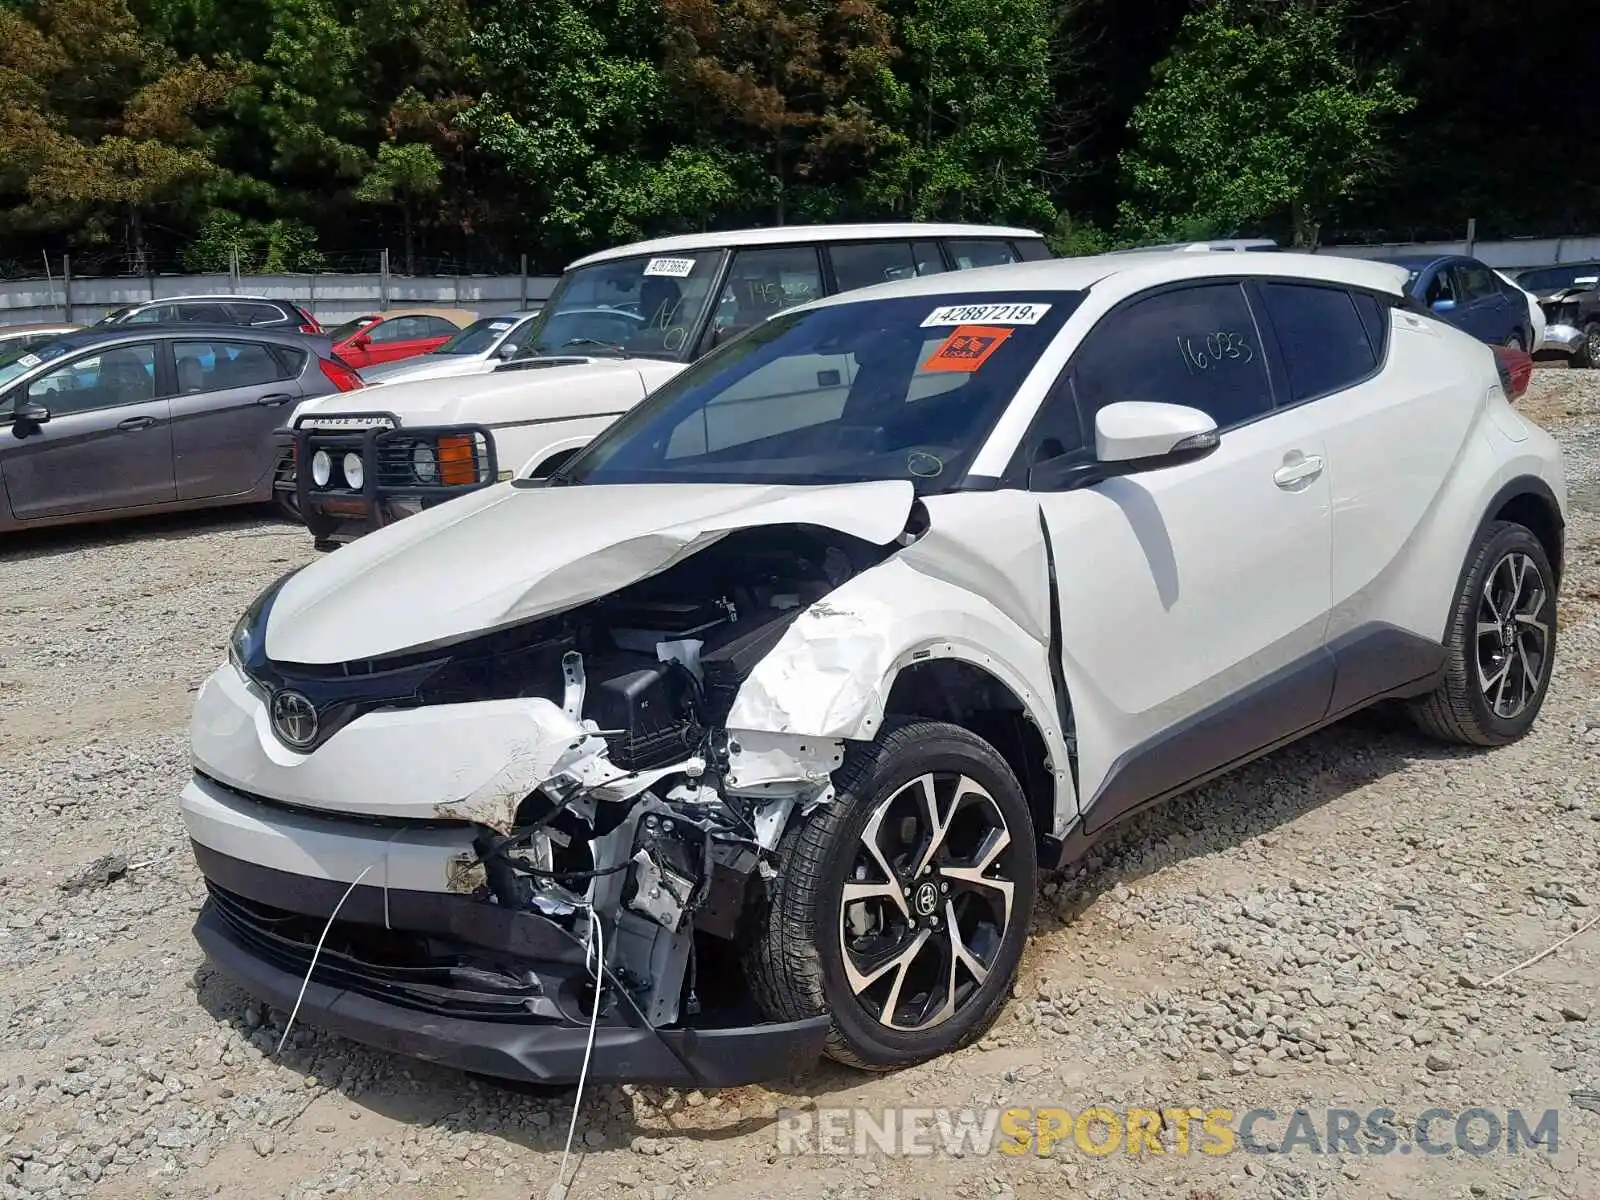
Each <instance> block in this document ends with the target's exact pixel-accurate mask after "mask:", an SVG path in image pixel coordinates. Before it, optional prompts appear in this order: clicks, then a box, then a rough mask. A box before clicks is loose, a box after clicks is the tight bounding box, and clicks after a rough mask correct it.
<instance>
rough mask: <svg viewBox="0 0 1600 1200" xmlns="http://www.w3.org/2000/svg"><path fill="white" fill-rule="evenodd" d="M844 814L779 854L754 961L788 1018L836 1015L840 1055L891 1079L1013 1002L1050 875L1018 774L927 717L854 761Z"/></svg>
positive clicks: (791, 836) (818, 813)
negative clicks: (1041, 864)
mask: <svg viewBox="0 0 1600 1200" xmlns="http://www.w3.org/2000/svg"><path fill="white" fill-rule="evenodd" d="M835 782H836V787H837V792H836V795H835V798H834V800H833V801H832V803H830V804H827V805H823V806H821V807H819V808H818V809H817V810H815V811H814V812H813V813H812V814H810V815H809V816H808V817H805V818H802V819H801V821H799V822H798V823H797V824H796V825H795V826H794V827H793V828H792V829H790V830H789V832H788V833H787V834H785V836H784V838H783V840H782V841H781V842H780V843H779V847H778V875H777V878H776V879H774V880H773V881H772V884H771V891H770V893H769V895H768V896H767V897H766V899H765V902H764V903H763V904H762V905H759V906H757V909H756V911H755V912H753V913H752V929H751V931H750V934H749V935H748V937H747V941H746V950H745V960H746V967H747V971H748V974H749V976H750V979H751V987H752V990H753V991H754V992H755V995H756V998H757V1000H758V1002H759V1003H760V1004H761V1006H762V1008H763V1009H764V1010H765V1011H766V1012H767V1014H768V1015H769V1016H770V1017H771V1018H773V1019H775V1020H798V1019H803V1018H805V1017H810V1016H817V1015H821V1014H823V1013H828V1014H831V1016H832V1017H833V1029H832V1031H831V1032H830V1035H829V1039H828V1053H829V1055H830V1056H831V1057H833V1058H835V1059H838V1060H839V1061H841V1062H845V1063H849V1064H851V1065H854V1066H861V1067H868V1068H874V1069H884V1068H890V1067H899V1066H907V1065H910V1064H912V1063H917V1062H922V1061H924V1060H926V1059H929V1058H934V1057H936V1056H938V1055H940V1054H944V1053H947V1052H949V1051H951V1050H954V1049H956V1048H958V1047H959V1046H962V1045H965V1044H966V1043H968V1042H970V1041H971V1040H973V1039H974V1038H976V1037H978V1036H980V1035H981V1034H982V1033H983V1031H984V1030H985V1029H987V1028H988V1027H989V1026H990V1025H991V1024H992V1023H993V1021H994V1019H995V1017H996V1016H998V1014H999V1011H1000V1007H1001V1005H1002V1004H1003V1003H1004V1002H1005V998H1006V995H1007V994H1008V992H1009V990H1010V987H1011V982H1012V980H1013V978H1014V977H1015V974H1016V971H1017V965H1018V963H1019V961H1020V960H1021V956H1022V948H1023V944H1024V942H1025V941H1026V937H1027V928H1028V920H1029V915H1030V912H1031V909H1032V907H1033V895H1034V888H1035V877H1036V873H1037V860H1036V853H1037V851H1036V849H1035V846H1034V839H1033V825H1032V821H1031V819H1030V817H1029V814H1028V806H1027V803H1026V801H1025V800H1024V798H1023V795H1022V790H1021V788H1020V787H1019V786H1018V784H1017V781H1016V777H1015V776H1014V775H1013V774H1012V772H1011V769H1010V768H1009V767H1008V766H1007V765H1006V763H1005V760H1004V759H1002V758H1001V757H1000V756H999V754H997V753H996V752H995V750H994V748H993V747H991V746H990V745H989V744H988V743H987V742H985V741H983V740H982V739H981V738H978V737H976V736H975V735H973V734H971V733H969V732H968V731H966V730H964V729H961V728H959V727H958V726H954V725H946V724H942V723H938V722H932V721H919V722H916V723H914V724H908V725H903V726H900V727H898V728H895V729H892V730H890V731H889V732H888V733H886V734H885V735H884V736H883V737H882V738H880V739H879V741H878V742H876V743H874V744H873V745H872V746H870V747H865V748H862V749H860V750H855V751H852V752H851V754H850V755H849V756H847V758H846V760H845V764H844V766H843V767H841V768H840V770H839V771H838V772H836V773H835Z"/></svg>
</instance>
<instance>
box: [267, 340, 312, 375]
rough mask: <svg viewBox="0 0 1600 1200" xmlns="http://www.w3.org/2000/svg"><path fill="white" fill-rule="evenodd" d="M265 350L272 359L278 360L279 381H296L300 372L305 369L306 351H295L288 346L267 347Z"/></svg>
mask: <svg viewBox="0 0 1600 1200" xmlns="http://www.w3.org/2000/svg"><path fill="white" fill-rule="evenodd" d="M267 350H268V351H269V352H270V353H271V355H272V357H273V358H275V359H277V360H278V378H279V379H297V378H299V376H300V372H302V371H304V370H305V369H306V359H307V358H308V357H309V355H308V354H307V352H306V351H304V350H296V349H294V348H292V347H290V346H268V347H267Z"/></svg>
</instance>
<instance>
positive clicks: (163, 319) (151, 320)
mask: <svg viewBox="0 0 1600 1200" xmlns="http://www.w3.org/2000/svg"><path fill="white" fill-rule="evenodd" d="M177 319H178V310H177V309H175V308H174V307H173V306H172V305H170V304H157V305H155V306H154V307H151V308H146V309H141V310H140V311H139V312H136V313H134V314H133V315H132V316H131V317H128V318H126V319H125V320H124V321H123V324H125V325H157V324H164V323H169V322H172V321H176V320H177Z"/></svg>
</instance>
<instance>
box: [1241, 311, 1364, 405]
mask: <svg viewBox="0 0 1600 1200" xmlns="http://www.w3.org/2000/svg"><path fill="white" fill-rule="evenodd" d="M1261 294H1262V298H1263V299H1264V300H1265V301H1266V307H1267V317H1268V319H1269V320H1270V321H1271V322H1272V329H1273V332H1274V333H1276V334H1277V335H1278V349H1279V350H1280V351H1282V353H1283V362H1284V368H1285V370H1286V372H1287V374H1288V376H1289V391H1290V394H1291V395H1292V396H1293V398H1294V399H1295V400H1296V401H1300V400H1314V399H1316V398H1317V397H1318V396H1326V395H1327V394H1328V393H1329V392H1337V391H1339V390H1340V389H1341V388H1347V387H1349V386H1351V385H1352V384H1354V383H1357V382H1359V381H1360V380H1362V379H1364V378H1366V377H1367V376H1368V375H1371V374H1372V372H1373V371H1375V370H1377V367H1378V360H1377V357H1376V356H1375V355H1374V354H1373V351H1372V343H1371V342H1370V341H1369V340H1368V338H1367V330H1366V326H1365V325H1363V324H1362V322H1361V314H1360V313H1358V312H1357V311H1356V306H1355V302H1354V301H1352V300H1351V299H1350V293H1349V292H1347V291H1345V290H1344V289H1343V288H1331V287H1313V286H1310V285H1307V284H1299V283H1264V284H1262V285H1261Z"/></svg>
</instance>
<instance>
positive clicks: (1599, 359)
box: [1572, 321, 1600, 367]
mask: <svg viewBox="0 0 1600 1200" xmlns="http://www.w3.org/2000/svg"><path fill="white" fill-rule="evenodd" d="M1572 365H1573V366H1575V367H1600V321H1590V322H1589V323H1588V324H1587V325H1585V326H1584V327H1583V344H1582V345H1580V346H1579V347H1578V350H1577V353H1575V354H1574V355H1573V356H1572Z"/></svg>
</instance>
